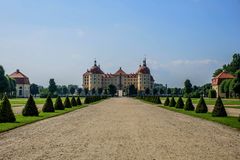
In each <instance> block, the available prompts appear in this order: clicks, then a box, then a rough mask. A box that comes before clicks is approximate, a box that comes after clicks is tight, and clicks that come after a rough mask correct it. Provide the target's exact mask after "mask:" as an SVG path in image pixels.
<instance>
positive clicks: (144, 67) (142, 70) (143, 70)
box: [137, 59, 150, 74]
mask: <svg viewBox="0 0 240 160" xmlns="http://www.w3.org/2000/svg"><path fill="white" fill-rule="evenodd" d="M137 73H142V74H150V69H149V68H148V67H147V63H146V59H144V60H143V65H142V66H141V65H140V66H139V69H138V71H137Z"/></svg>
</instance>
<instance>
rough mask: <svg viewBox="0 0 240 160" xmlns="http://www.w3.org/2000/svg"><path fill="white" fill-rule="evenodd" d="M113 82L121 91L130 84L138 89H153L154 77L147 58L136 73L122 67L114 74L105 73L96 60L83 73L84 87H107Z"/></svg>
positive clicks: (90, 88)
mask: <svg viewBox="0 0 240 160" xmlns="http://www.w3.org/2000/svg"><path fill="white" fill-rule="evenodd" d="M111 84H112V85H114V86H116V88H117V90H119V91H121V90H123V91H125V90H126V89H128V87H129V86H130V85H134V86H135V88H136V89H137V91H145V90H146V89H147V88H148V89H150V90H152V88H153V84H154V79H153V77H152V75H151V73H150V69H149V68H148V67H147V63H146V59H144V60H143V64H142V65H139V68H138V70H137V72H136V73H130V74H127V73H125V72H124V71H123V70H122V68H121V67H120V68H119V70H118V71H116V72H115V73H114V74H112V73H110V74H109V73H108V74H105V73H104V72H103V71H102V70H101V68H100V65H97V62H96V60H95V61H94V65H93V66H92V67H91V68H90V69H89V70H87V71H86V73H84V74H83V88H87V89H88V90H92V89H93V88H95V89H96V90H97V89H98V88H102V89H107V88H108V86H109V85H111Z"/></svg>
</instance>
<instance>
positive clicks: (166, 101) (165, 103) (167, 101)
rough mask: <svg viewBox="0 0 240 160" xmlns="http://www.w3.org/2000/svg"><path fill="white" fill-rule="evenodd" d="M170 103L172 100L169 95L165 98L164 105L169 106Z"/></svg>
mask: <svg viewBox="0 0 240 160" xmlns="http://www.w3.org/2000/svg"><path fill="white" fill-rule="evenodd" d="M169 103H170V100H169V98H168V97H167V98H166V100H165V102H164V106H169Z"/></svg>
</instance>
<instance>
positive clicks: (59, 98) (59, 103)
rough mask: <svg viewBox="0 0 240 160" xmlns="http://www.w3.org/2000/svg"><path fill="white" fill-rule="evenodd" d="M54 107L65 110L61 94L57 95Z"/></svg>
mask: <svg viewBox="0 0 240 160" xmlns="http://www.w3.org/2000/svg"><path fill="white" fill-rule="evenodd" d="M54 108H55V109H56V110H64V109H65V107H64V105H63V103H62V99H61V97H60V96H58V97H57V99H56V101H55V104H54Z"/></svg>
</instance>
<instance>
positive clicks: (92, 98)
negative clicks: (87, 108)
mask: <svg viewBox="0 0 240 160" xmlns="http://www.w3.org/2000/svg"><path fill="white" fill-rule="evenodd" d="M102 99H107V96H87V97H86V98H85V100H84V104H89V103H93V102H97V101H100V100H102Z"/></svg>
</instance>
